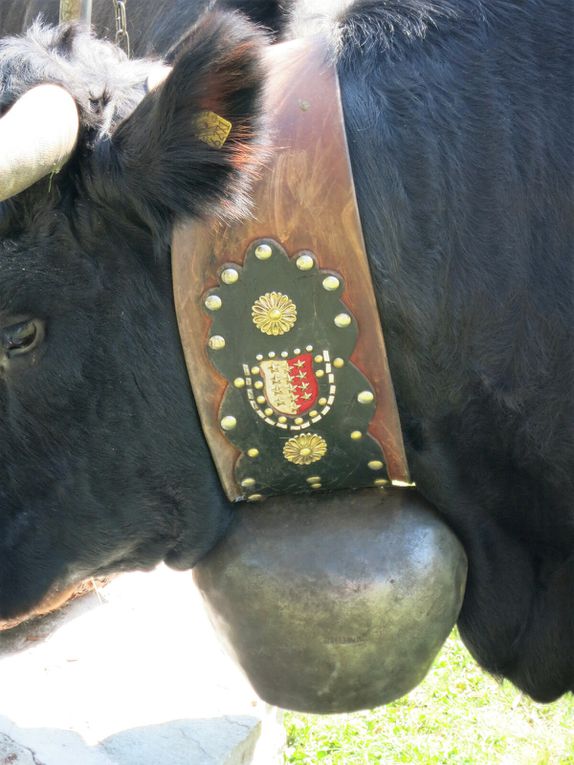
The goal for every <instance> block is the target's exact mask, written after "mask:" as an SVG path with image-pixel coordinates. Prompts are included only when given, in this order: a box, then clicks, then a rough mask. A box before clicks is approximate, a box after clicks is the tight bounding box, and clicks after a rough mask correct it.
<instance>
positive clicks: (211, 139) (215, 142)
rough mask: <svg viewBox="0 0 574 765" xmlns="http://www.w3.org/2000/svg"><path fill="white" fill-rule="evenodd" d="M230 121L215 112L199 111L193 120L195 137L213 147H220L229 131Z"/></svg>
mask: <svg viewBox="0 0 574 765" xmlns="http://www.w3.org/2000/svg"><path fill="white" fill-rule="evenodd" d="M231 127H232V125H231V122H229V121H228V120H226V119H224V118H223V117H220V116H219V114H216V113H215V112H207V111H206V112H200V113H199V116H198V117H197V119H196V120H195V128H196V130H197V137H198V138H199V140H200V141H203V143H206V144H207V145H208V146H212V147H213V148H214V149H221V147H222V146H223V145H224V144H225V142H226V141H227V138H228V137H229V133H230V132H231Z"/></svg>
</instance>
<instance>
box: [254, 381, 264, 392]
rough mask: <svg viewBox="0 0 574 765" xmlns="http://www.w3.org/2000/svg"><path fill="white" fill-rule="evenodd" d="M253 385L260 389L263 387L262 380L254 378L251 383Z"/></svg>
mask: <svg viewBox="0 0 574 765" xmlns="http://www.w3.org/2000/svg"><path fill="white" fill-rule="evenodd" d="M253 387H254V388H257V390H261V388H262V387H263V380H255V382H254V383H253Z"/></svg>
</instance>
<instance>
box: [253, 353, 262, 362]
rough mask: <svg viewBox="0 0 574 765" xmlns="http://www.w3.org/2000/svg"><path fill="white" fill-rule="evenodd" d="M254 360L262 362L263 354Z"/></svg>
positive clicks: (259, 354)
mask: <svg viewBox="0 0 574 765" xmlns="http://www.w3.org/2000/svg"><path fill="white" fill-rule="evenodd" d="M255 358H256V359H257V361H263V354H262V353H258V354H257V356H256V357H255Z"/></svg>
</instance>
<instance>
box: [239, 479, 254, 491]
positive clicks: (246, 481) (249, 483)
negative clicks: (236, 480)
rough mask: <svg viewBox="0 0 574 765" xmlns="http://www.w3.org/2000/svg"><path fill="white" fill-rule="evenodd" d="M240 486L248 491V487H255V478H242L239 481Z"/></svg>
mask: <svg viewBox="0 0 574 765" xmlns="http://www.w3.org/2000/svg"><path fill="white" fill-rule="evenodd" d="M241 486H242V488H244V489H249V487H250V486H255V478H244V479H243V481H241Z"/></svg>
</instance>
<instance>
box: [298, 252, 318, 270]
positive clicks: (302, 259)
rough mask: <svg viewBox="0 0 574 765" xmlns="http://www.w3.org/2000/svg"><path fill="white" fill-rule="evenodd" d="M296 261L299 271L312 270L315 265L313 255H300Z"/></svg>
mask: <svg viewBox="0 0 574 765" xmlns="http://www.w3.org/2000/svg"><path fill="white" fill-rule="evenodd" d="M295 263H296V266H297V268H298V269H299V271H310V270H311V269H312V268H313V266H314V265H315V261H314V260H313V258H312V257H311V255H299V257H298V258H297V260H296V261H295Z"/></svg>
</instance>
